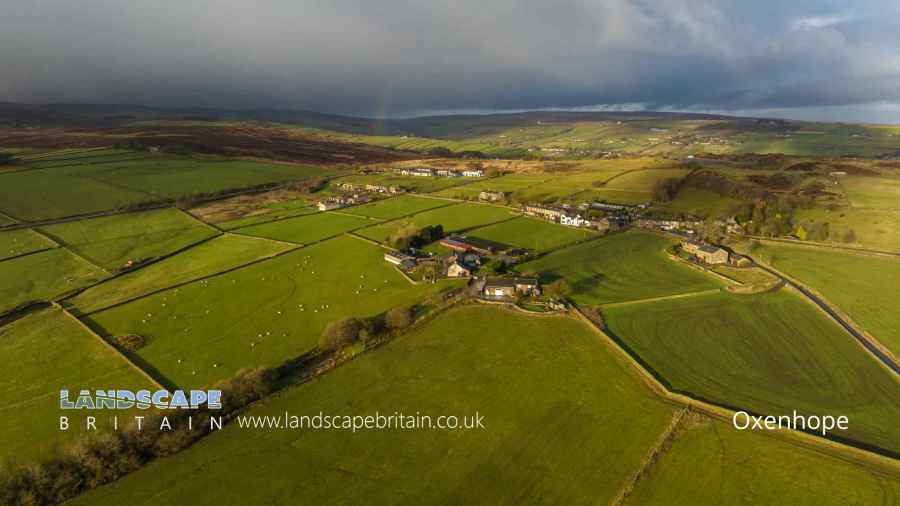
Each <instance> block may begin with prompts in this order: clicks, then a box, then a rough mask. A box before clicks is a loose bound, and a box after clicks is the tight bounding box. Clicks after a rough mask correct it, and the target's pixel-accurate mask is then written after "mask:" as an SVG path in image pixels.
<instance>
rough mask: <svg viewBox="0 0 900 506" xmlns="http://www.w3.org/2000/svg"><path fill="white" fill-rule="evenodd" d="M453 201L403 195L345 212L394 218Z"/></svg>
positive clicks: (383, 218)
mask: <svg viewBox="0 0 900 506" xmlns="http://www.w3.org/2000/svg"><path fill="white" fill-rule="evenodd" d="M452 204H453V202H451V201H447V200H442V199H434V198H427V197H414V196H412V195H401V196H400V197H393V198H389V199H384V200H376V201H375V202H370V203H368V204H363V205H361V206H355V207H349V208H347V209H344V212H347V213H350V214H357V215H360V216H368V217H370V218H378V219H381V220H393V219H396V218H400V217H402V216H408V215H411V214H415V213H420V212H422V211H427V210H428V209H434V208H436V207H443V206H447V205H452Z"/></svg>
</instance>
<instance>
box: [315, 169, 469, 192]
mask: <svg viewBox="0 0 900 506" xmlns="http://www.w3.org/2000/svg"><path fill="white" fill-rule="evenodd" d="M472 181H478V179H473V178H468V177H467V178H462V177H454V178H449V177H421V176H403V175H400V174H395V173H394V172H393V171H391V172H386V173H383V174H373V175H352V176H345V177H342V178H340V179H337V180H335V181H333V182H332V185H334V184H337V183H351V184H357V185H366V184H377V185H382V186H398V187H400V188H404V189H407V190H410V191H414V192H417V193H431V192H436V191H440V190H445V189H447V188H450V187H453V186H458V185H461V184H467V183H470V182H472Z"/></svg>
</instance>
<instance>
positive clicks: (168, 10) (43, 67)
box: [0, 0, 900, 115]
mask: <svg viewBox="0 0 900 506" xmlns="http://www.w3.org/2000/svg"><path fill="white" fill-rule="evenodd" d="M4 4H5V5H4V7H3V9H2V15H0V69H2V70H0V100H9V101H24V102H102V103H110V102H118V103H144V104H151V105H157V106H224V107H239V108H243V107H282V108H296V109H313V110H320V111H332V112H345V113H365V114H376V115H377V114H398V113H404V112H409V111H419V110H437V109H442V110H453V109H459V108H487V109H504V108H518V109H521V108H536V107H576V106H584V105H590V104H635V103H640V104H645V106H646V107H650V108H664V107H667V108H706V109H716V110H752V109H759V108H768V109H778V108H792V107H823V106H847V105H852V104H868V103H873V102H878V101H888V102H891V101H898V100H900V85H898V83H900V80H898V78H900V51H898V50H897V48H900V30H897V29H896V22H897V21H896V20H897V19H900V18H898V16H900V8H898V6H897V5H898V4H897V2H894V1H862V2H850V1H844V2H838V1H832V2H828V1H802V0H801V1H792V2H782V1H776V0H759V1H754V2H747V1H742V0H733V1H727V0H726V1H721V0H717V1H712V0H710V1H707V0H600V1H577V0H555V1H554V0H539V1H531V0H515V1H513V0H456V1H453V2H425V1H421V2H412V1H404V0H379V1H372V0H332V1H312V0H300V1H288V0H281V1H275V0H269V1H255V2H250V1H245V2H237V1H232V0H223V1H206V0H194V1H191V0H187V1H186V0H178V1H172V0H158V1H154V2H151V1H138V0H132V1H121V0H78V1H39V0H6V2H4Z"/></svg>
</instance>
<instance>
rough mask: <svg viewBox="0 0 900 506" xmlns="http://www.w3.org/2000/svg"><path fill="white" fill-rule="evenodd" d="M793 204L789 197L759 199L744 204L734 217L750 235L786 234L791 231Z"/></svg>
mask: <svg viewBox="0 0 900 506" xmlns="http://www.w3.org/2000/svg"><path fill="white" fill-rule="evenodd" d="M793 215H794V206H793V204H792V203H791V201H790V199H786V198H771V199H759V200H756V201H755V202H752V203H750V204H747V205H744V206H743V209H742V212H740V213H736V216H735V218H736V219H737V220H738V221H739V222H741V223H744V229H745V230H746V231H747V233H748V234H751V235H765V236H770V237H771V236H776V235H788V234H790V233H792V232H793V228H794V227H793Z"/></svg>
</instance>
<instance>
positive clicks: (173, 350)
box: [90, 236, 445, 387]
mask: <svg viewBox="0 0 900 506" xmlns="http://www.w3.org/2000/svg"><path fill="white" fill-rule="evenodd" d="M383 255H384V250H383V249H382V248H380V247H378V246H375V245H373V244H370V243H368V242H365V241H362V240H359V239H355V238H351V237H346V236H343V237H338V238H335V239H332V240H329V241H324V242H321V243H319V244H316V245H314V246H310V247H307V248H302V249H299V250H296V251H293V252H290V253H287V254H285V255H282V256H279V257H278V258H273V259H271V260H267V261H265V262H260V263H257V264H254V265H252V266H248V267H245V268H242V269H238V270H235V271H232V272H229V273H227V274H222V275H220V276H215V277H212V278H208V279H206V280H203V281H196V282H194V283H190V284H188V285H183V286H181V287H179V288H174V289H170V290H166V291H163V292H159V293H156V294H154V295H151V296H148V297H144V298H141V299H138V300H136V301H133V302H129V303H127V304H124V305H121V306H117V307H115V308H112V309H109V310H105V311H101V312H99V313H94V314H92V315H91V316H90V318H91V320H93V321H94V322H96V323H97V324H99V325H100V326H101V327H102V328H103V329H105V330H106V331H107V332H108V333H109V334H110V335H120V334H127V333H136V334H140V335H142V336H145V337H146V338H147V339H148V344H147V345H146V346H144V347H143V348H141V349H140V350H139V351H138V354H139V355H140V356H141V358H143V359H144V360H146V361H147V362H148V363H150V364H152V365H153V367H155V368H156V369H157V370H159V371H160V372H161V373H162V374H163V375H164V376H165V377H167V378H169V379H170V380H172V381H174V382H175V383H176V384H178V385H179V386H182V387H196V386H201V385H207V384H211V383H212V382H214V381H216V380H219V379H222V378H226V377H230V376H231V375H233V374H234V373H235V372H237V371H238V370H239V369H241V368H242V367H248V366H256V365H275V364H279V363H281V362H283V361H284V360H286V359H288V358H293V357H296V356H299V355H301V354H303V353H305V352H307V351H309V350H311V349H312V348H314V347H315V346H316V345H317V343H318V339H319V335H320V334H321V332H322V330H323V329H324V328H325V326H326V325H327V324H328V323H331V322H332V321H335V320H337V319H340V318H343V317H347V316H368V315H374V314H378V313H381V312H382V311H385V310H387V309H389V308H391V307H394V306H398V305H403V304H412V303H414V302H417V301H420V300H421V299H422V298H423V297H424V296H425V295H426V294H428V293H430V292H433V291H435V290H437V289H438V288H439V287H440V286H445V285H431V284H428V285H425V284H423V285H412V284H411V283H409V281H407V280H406V279H404V278H403V276H402V275H401V274H400V273H399V272H398V271H397V270H396V269H395V268H394V267H393V266H391V265H389V264H387V263H386V262H385V261H384V260H383V258H382V257H383ZM252 343H256V345H255V346H254V345H252ZM179 359H182V360H183V363H178V361H179ZM214 364H220V365H219V366H218V367H213V365H214Z"/></svg>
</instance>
